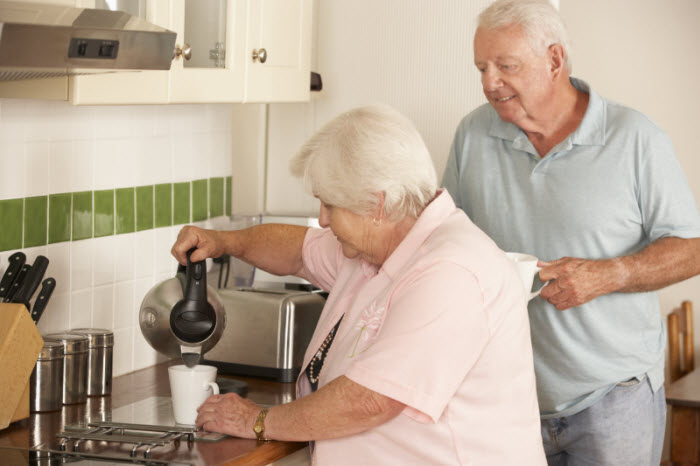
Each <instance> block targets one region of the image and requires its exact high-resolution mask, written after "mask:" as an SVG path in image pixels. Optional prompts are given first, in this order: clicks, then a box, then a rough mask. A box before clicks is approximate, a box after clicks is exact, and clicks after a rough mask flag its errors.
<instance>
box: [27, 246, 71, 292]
mask: <svg viewBox="0 0 700 466" xmlns="http://www.w3.org/2000/svg"><path fill="white" fill-rule="evenodd" d="M27 257H29V256H27ZM46 257H48V258H49V266H48V268H47V269H46V276H47V277H54V278H55V279H56V289H55V290H54V293H68V292H69V291H70V289H71V287H70V276H71V274H70V243H56V244H49V245H48V247H47V251H46Z"/></svg>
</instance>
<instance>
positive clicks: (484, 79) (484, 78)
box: [481, 67, 503, 91]
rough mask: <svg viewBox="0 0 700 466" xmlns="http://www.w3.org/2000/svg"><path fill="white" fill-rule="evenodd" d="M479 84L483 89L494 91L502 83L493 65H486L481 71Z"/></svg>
mask: <svg viewBox="0 0 700 466" xmlns="http://www.w3.org/2000/svg"><path fill="white" fill-rule="evenodd" d="M481 85H482V86H483V88H484V90H485V91H495V90H496V89H498V88H499V87H501V86H502V85H503V81H501V77H500V75H499V74H498V72H497V71H496V70H494V69H493V67H488V68H487V69H485V70H484V71H483V72H482V73H481Z"/></svg>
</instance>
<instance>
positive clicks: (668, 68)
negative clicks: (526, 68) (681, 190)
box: [560, 0, 700, 346]
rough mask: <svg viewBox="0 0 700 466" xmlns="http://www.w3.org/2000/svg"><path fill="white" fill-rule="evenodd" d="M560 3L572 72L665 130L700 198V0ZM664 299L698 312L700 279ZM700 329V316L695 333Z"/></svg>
mask: <svg viewBox="0 0 700 466" xmlns="http://www.w3.org/2000/svg"><path fill="white" fill-rule="evenodd" d="M560 8H561V12H562V16H563V17H564V20H565V21H566V23H567V26H568V28H569V31H570V33H571V39H572V41H573V52H572V57H573V74H574V75H575V76H578V77H581V78H583V79H585V80H587V81H588V82H589V83H590V84H591V85H592V86H593V87H594V88H595V89H596V90H597V91H598V93H600V94H601V95H603V96H606V97H608V98H610V99H612V100H615V101H617V102H620V103H623V104H626V105H629V106H631V107H634V108H636V109H638V110H641V111H642V112H644V113H646V114H647V115H648V116H650V117H651V118H652V119H653V120H654V121H656V123H658V124H659V125H660V126H661V127H662V128H664V129H665V130H666V132H667V133H668V134H669V135H670V137H671V139H672V141H673V144H674V146H675V149H676V154H677V156H678V159H679V160H680V163H681V165H682V166H683V169H684V170H685V174H686V177H687V178H688V181H689V183H690V186H691V189H692V190H693V193H694V194H695V199H700V158H698V156H697V135H698V123H699V120H698V116H697V113H698V110H697V108H698V107H697V106H698V102H700V86H698V83H697V77H698V75H700V62H698V60H697V58H698V51H697V47H698V44H700V2H698V1H697V0H674V1H673V2H659V1H657V0H616V1H614V2H610V1H608V0H587V1H585V2H582V1H580V0H561V2H560ZM659 298H660V301H661V309H662V312H663V313H664V314H667V313H668V312H669V311H671V310H672V309H673V308H674V307H677V306H678V305H679V304H680V303H681V301H682V300H684V299H690V300H692V301H693V302H694V304H695V307H696V316H697V315H698V312H700V277H695V278H692V279H690V280H686V281H685V282H683V283H679V284H677V285H674V286H671V287H669V288H666V289H664V290H662V291H661V292H660V293H659ZM699 331H700V319H698V318H696V319H695V333H696V334H698V332H699ZM698 343H699V342H696V346H698Z"/></svg>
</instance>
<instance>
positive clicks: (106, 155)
mask: <svg viewBox="0 0 700 466" xmlns="http://www.w3.org/2000/svg"><path fill="white" fill-rule="evenodd" d="M118 149H119V147H118V144H115V142H114V141H113V140H111V139H108V140H100V139H98V140H96V141H95V155H94V159H93V162H94V163H93V170H94V175H93V180H94V186H95V190H101V189H111V188H115V187H121V186H123V185H120V186H117V185H116V184H115V172H116V170H117V165H119V164H120V163H121V158H120V154H119V150H118Z"/></svg>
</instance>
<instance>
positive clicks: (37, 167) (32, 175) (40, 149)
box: [23, 142, 49, 197]
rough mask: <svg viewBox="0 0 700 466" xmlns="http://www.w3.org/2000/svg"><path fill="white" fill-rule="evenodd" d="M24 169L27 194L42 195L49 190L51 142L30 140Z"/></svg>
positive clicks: (30, 195)
mask: <svg viewBox="0 0 700 466" xmlns="http://www.w3.org/2000/svg"><path fill="white" fill-rule="evenodd" d="M26 157H27V158H26V165H25V169H24V171H23V175H24V183H25V194H24V195H25V196H26V197H32V196H42V195H46V194H48V191H49V143H48V142H29V143H27V146H26Z"/></svg>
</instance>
